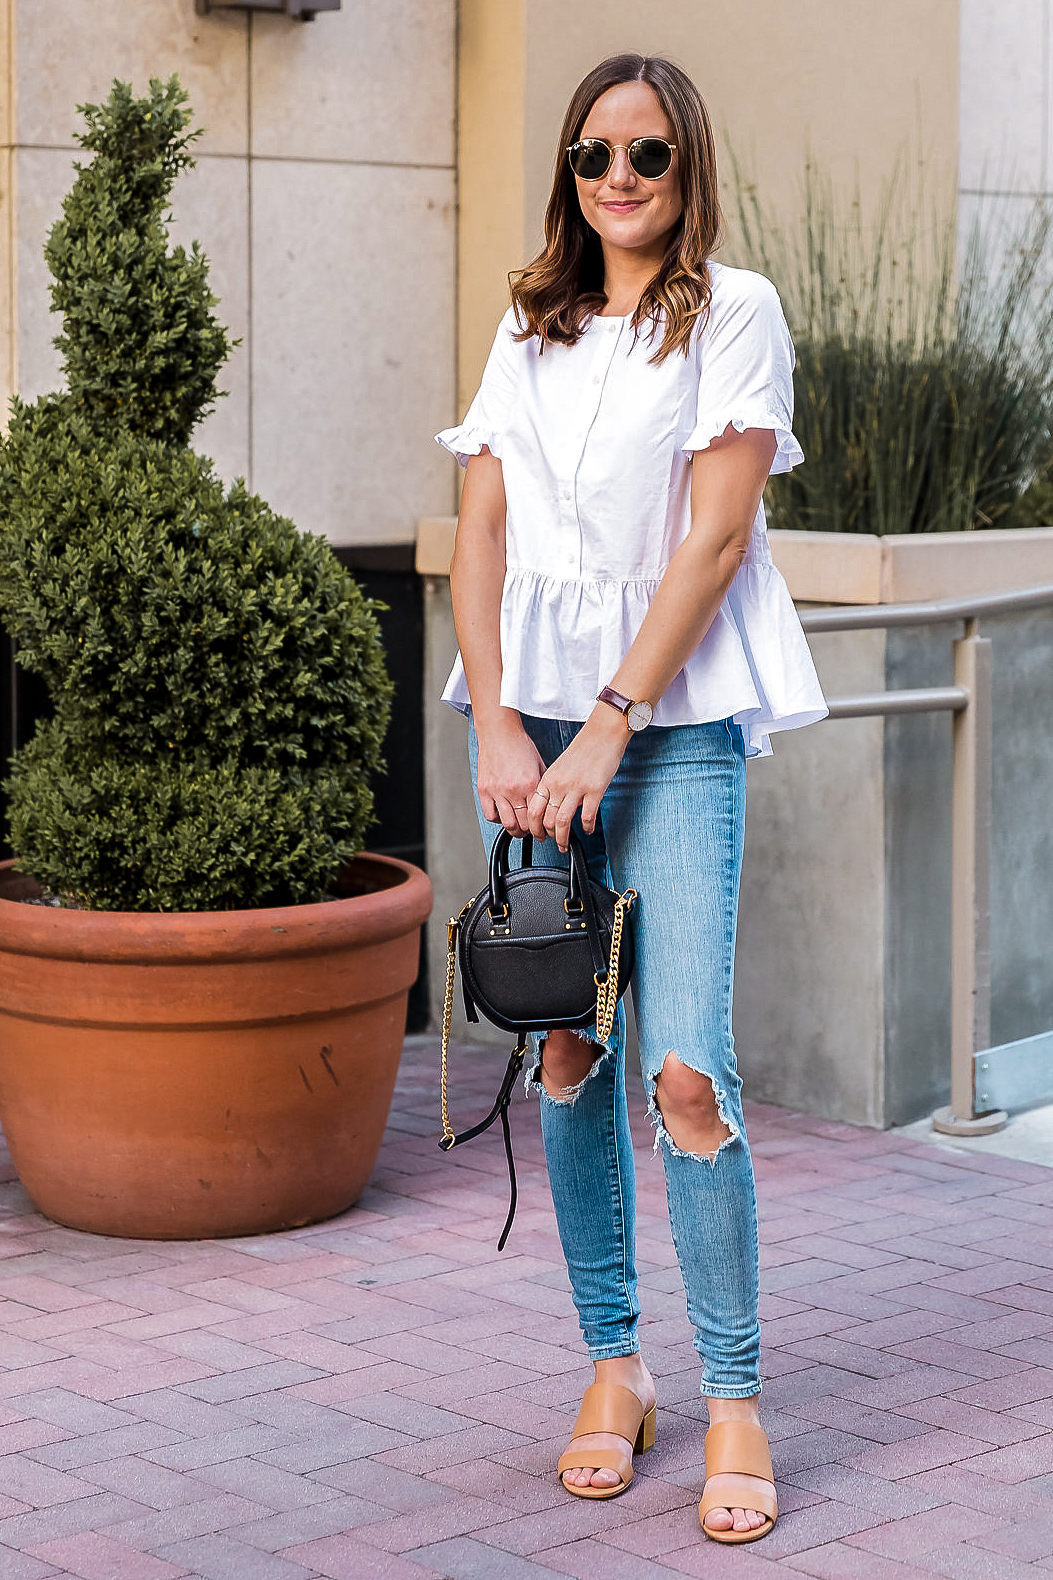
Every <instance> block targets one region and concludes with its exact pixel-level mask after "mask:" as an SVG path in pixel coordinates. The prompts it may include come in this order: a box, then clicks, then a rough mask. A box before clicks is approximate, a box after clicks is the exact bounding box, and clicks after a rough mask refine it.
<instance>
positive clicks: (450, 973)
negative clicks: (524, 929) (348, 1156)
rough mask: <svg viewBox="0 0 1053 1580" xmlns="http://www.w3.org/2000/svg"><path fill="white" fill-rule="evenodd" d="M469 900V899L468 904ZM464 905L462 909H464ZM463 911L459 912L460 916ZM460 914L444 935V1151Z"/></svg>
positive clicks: (449, 1141)
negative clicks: (445, 938) (448, 1065)
mask: <svg viewBox="0 0 1053 1580" xmlns="http://www.w3.org/2000/svg"><path fill="white" fill-rule="evenodd" d="M470 904H471V902H470V901H469V905H470ZM467 909H468V906H467V905H466V906H465V908H464V910H465V911H466V910H467ZM463 915H464V911H462V912H461V916H463ZM461 916H451V917H450V919H449V921H448V922H447V923H446V935H447V940H448V943H449V953H448V954H447V956H446V997H445V998H444V1000H443V1005H442V1075H441V1078H440V1079H441V1089H442V1140H441V1141H440V1143H439V1145H440V1146H441V1147H442V1148H443V1150H444V1151H448V1150H449V1148H450V1147H452V1146H453V1142H454V1133H453V1127H452V1126H451V1124H450V1110H449V1108H448V1107H447V1105H446V1058H447V1055H448V1053H449V1051H450V1026H451V1024H452V1021H453V984H454V979H455V977H456V975H457V930H458V928H459V927H460V925H461Z"/></svg>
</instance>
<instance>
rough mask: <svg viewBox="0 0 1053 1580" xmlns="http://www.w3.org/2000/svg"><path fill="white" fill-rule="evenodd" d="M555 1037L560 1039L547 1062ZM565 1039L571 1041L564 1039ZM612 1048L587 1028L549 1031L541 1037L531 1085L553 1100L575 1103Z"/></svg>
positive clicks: (531, 1075) (528, 1080) (528, 1078)
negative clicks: (601, 1041)
mask: <svg viewBox="0 0 1053 1580" xmlns="http://www.w3.org/2000/svg"><path fill="white" fill-rule="evenodd" d="M553 1037H556V1038H557V1039H558V1040H557V1042H556V1045H555V1047H554V1048H553V1049H552V1050H551V1052H550V1053H549V1057H548V1060H547V1062H546V1058H545V1054H546V1049H548V1046H549V1043H550V1042H551V1041H552V1038H553ZM564 1038H566V1039H568V1040H567V1041H566V1042H564V1041H563V1039H564ZM570 1039H573V1040H570ZM610 1051H611V1050H610V1048H608V1047H606V1046H605V1045H604V1044H603V1043H600V1042H597V1040H596V1038H595V1036H593V1035H590V1033H589V1032H587V1031H577V1030H572V1031H569V1030H563V1031H559V1032H548V1033H546V1035H545V1036H544V1037H541V1038H539V1040H538V1045H537V1062H536V1063H535V1065H534V1067H533V1069H532V1070H531V1071H530V1074H529V1076H528V1077H527V1085H528V1086H532V1087H534V1088H535V1089H536V1090H537V1091H538V1092H539V1093H541V1095H542V1096H544V1097H547V1098H548V1099H549V1100H550V1102H553V1103H560V1104H564V1105H571V1104H573V1103H575V1102H576V1101H577V1099H578V1098H579V1097H580V1095H581V1092H582V1088H583V1087H584V1086H585V1084H586V1082H587V1081H589V1080H591V1079H592V1077H593V1076H594V1075H595V1073H596V1071H597V1069H598V1068H599V1065H600V1062H601V1060H602V1059H603V1058H604V1056H605V1055H607V1054H609V1053H610Z"/></svg>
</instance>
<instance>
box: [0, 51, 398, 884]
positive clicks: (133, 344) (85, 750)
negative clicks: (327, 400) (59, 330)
mask: <svg viewBox="0 0 1053 1580" xmlns="http://www.w3.org/2000/svg"><path fill="white" fill-rule="evenodd" d="M185 100H186V95H185V94H184V93H183V92H182V90H181V89H180V87H179V84H178V82H177V80H176V79H175V78H172V79H171V80H170V81H169V82H168V83H161V82H158V81H153V82H151V85H150V93H149V95H148V96H147V97H145V98H142V99H135V98H134V97H133V96H132V93H131V89H130V88H129V87H127V86H126V85H124V84H121V83H116V84H115V85H114V89H113V92H112V93H111V95H110V98H109V100H108V101H107V102H106V103H105V104H104V105H102V106H91V105H89V106H85V107H83V108H84V113H85V116H86V119H87V123H88V131H87V133H86V134H84V135H83V136H82V137H81V142H82V144H83V145H84V146H85V147H86V148H89V149H91V150H93V152H94V154H95V157H94V159H93V160H92V162H91V164H89V165H88V166H86V167H85V168H80V169H79V173H78V175H77V178H76V181H75V183H74V186H73V188H72V190H71V192H70V193H69V195H68V196H67V198H66V201H65V205H64V212H63V218H62V220H60V221H59V223H58V224H57V225H56V226H55V227H54V229H53V230H52V232H51V235H50V237H49V240H48V247H47V256H48V262H49V266H50V267H51V270H52V274H53V276H54V280H55V284H54V286H53V290H52V296H53V300H54V303H55V306H56V307H57V308H59V309H60V310H61V311H62V313H63V319H64V332H63V334H62V335H61V336H59V337H58V339H57V341H56V344H57V345H58V346H59V348H60V350H61V351H62V353H63V358H64V368H65V374H66V380H67V385H68V388H67V389H66V390H65V391H64V392H61V393H58V394H54V395H48V396H45V397H43V398H42V399H40V400H39V401H36V402H35V403H33V404H31V405H27V404H24V403H22V402H20V401H18V400H16V401H15V402H14V403H13V411H12V418H11V423H10V428H9V431H8V434H7V436H6V438H5V439H4V440H3V442H2V445H0V614H2V616H3V619H4V621H5V623H6V625H7V627H8V629H9V630H10V632H11V633H12V635H13V636H14V637H15V638H16V641H17V657H18V661H19V662H20V663H22V664H24V665H25V666H26V667H27V668H29V669H32V670H35V671H36V672H37V673H39V674H40V675H41V676H42V677H43V679H44V680H45V682H46V684H47V687H48V690H49V693H50V696H51V699H52V702H53V716H52V717H51V718H49V719H48V720H46V721H45V722H44V723H42V724H41V725H40V726H39V727H38V729H37V732H36V734H35V736H34V738H33V739H32V740H31V741H30V743H29V744H28V745H27V746H26V747H25V748H24V749H23V750H22V751H21V752H19V753H17V754H16V757H15V759H14V762H13V771H12V775H11V778H10V780H9V782H8V785H7V789H8V793H9V797H10V822H11V839H12V844H13V846H14V848H15V849H16V850H17V852H18V854H19V865H20V867H22V868H23V870H25V871H29V872H32V873H33V874H34V875H35V876H36V878H37V879H38V880H39V881H40V882H41V883H42V884H43V885H44V886H45V887H46V888H47V889H48V890H50V891H51V892H53V893H54V894H56V895H59V896H61V897H63V898H66V899H68V900H69V901H71V902H73V903H77V904H82V905H87V906H90V907H94V908H97V909H102V910H185V911H189V910H223V909H229V908H238V907H246V906H258V905H277V904H285V903H291V902H299V901H309V900H316V899H321V898H323V897H324V896H325V895H326V893H327V892H329V891H331V890H332V887H333V884H334V880H335V878H336V875H337V872H338V871H339V868H340V867H341V866H342V865H343V864H344V863H346V862H347V861H349V860H350V859H351V858H352V857H353V856H354V855H356V854H357V853H358V851H359V850H360V849H361V848H362V843H363V837H364V832H365V829H366V828H367V826H368V824H369V822H370V821H371V817H372V810H373V797H372V792H371V790H370V787H369V779H370V775H371V774H372V773H374V772H376V771H377V770H378V769H379V768H380V767H381V766H382V762H381V756H380V752H381V746H382V741H383V735H384V731H385V728H386V725H387V719H388V711H389V703H390V691H391V687H390V682H389V681H388V678H387V675H386V672H385V668H384V662H383V655H382V651H381V647H380V641H379V635H378V630H377V624H376V619H375V616H374V614H373V612H372V605H371V603H370V601H369V600H367V599H365V598H364V597H363V595H362V593H361V591H360V589H359V588H358V586H357V585H356V583H355V582H354V580H353V579H352V578H351V577H350V576H349V575H348V573H347V572H346V571H345V570H343V568H342V567H341V566H340V565H339V564H338V562H337V561H336V559H335V557H334V555H333V554H332V552H331V550H330V549H329V547H328V545H327V544H326V543H325V541H324V540H323V539H321V538H319V537H314V536H311V535H309V534H306V533H302V532H299V531H297V529H296V528H295V526H294V525H293V523H292V522H291V521H288V520H286V519H285V518H283V517H281V516H278V515H276V514H275V513H274V512H273V511H272V510H271V509H270V508H269V507H268V506H267V505H266V504H265V503H264V502H263V501H262V500H261V499H259V498H257V497H256V496H254V495H252V494H250V493H248V492H247V490H246V489H245V486H244V484H243V483H242V482H241V481H240V480H239V481H238V482H237V483H236V484H235V485H234V486H233V487H232V488H230V489H229V490H225V489H224V486H223V484H222V483H221V482H220V480H219V479H218V478H217V476H216V474H215V472H214V470H213V467H212V464H211V462H210V461H209V460H208V459H206V458H205V457H202V456H199V455H196V454H194V452H193V451H191V450H190V449H189V448H187V440H188V438H189V435H190V432H191V429H192V428H193V426H194V424H195V423H196V422H197V421H198V420H199V419H200V417H201V416H202V415H204V413H205V412H206V411H207V410H208V409H209V408H210V407H211V405H212V403H213V402H214V400H215V398H216V396H217V393H218V391H217V388H216V375H217V372H218V370H219V367H220V366H221V364H222V362H223V360H224V358H225V356H226V354H227V351H228V348H229V342H228V340H227V336H226V333H225V331H224V330H223V329H222V328H221V327H220V326H219V325H218V324H217V322H216V320H215V318H214V316H213V313H212V308H213V306H214V305H215V298H214V297H213V296H212V294H211V292H210V291H209V288H208V276H207V262H206V260H205V258H204V256H203V254H202V253H201V252H200V250H199V249H198V247H197V245H196V244H195V245H194V247H193V248H192V249H191V251H190V253H189V254H188V253H186V252H185V251H184V249H182V248H178V247H177V248H172V247H170V245H169V243H168V236H167V229H166V223H165V222H166V218H167V215H166V207H167V203H168V197H169V192H170V189H171V185H172V182H173V181H174V179H175V177H176V175H177V174H178V172H179V171H180V170H181V169H182V168H184V167H185V166H187V165H189V164H192V163H193V161H192V160H191V158H190V156H189V154H188V152H187V147H188V144H189V143H190V141H191V140H192V138H193V137H194V136H196V135H198V134H196V133H190V132H187V130H186V126H187V122H188V120H189V111H188V110H187V109H186V107H185Z"/></svg>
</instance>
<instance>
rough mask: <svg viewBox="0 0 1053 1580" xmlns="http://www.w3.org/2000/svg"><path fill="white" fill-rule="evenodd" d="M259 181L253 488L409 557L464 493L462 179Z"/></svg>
mask: <svg viewBox="0 0 1053 1580" xmlns="http://www.w3.org/2000/svg"><path fill="white" fill-rule="evenodd" d="M253 171H254V175H253V239H252V256H253V280H252V298H253V305H252V321H253V392H252V407H253V479H254V486H255V487H256V488H257V489H258V490H259V492H261V493H262V494H263V495H264V496H265V497H266V498H268V499H269V500H270V501H271V503H272V504H273V505H274V506H275V507H276V508H277V509H279V510H282V511H285V512H287V513H288V514H290V515H291V516H293V517H294V518H295V520H296V521H297V523H298V524H299V525H300V526H301V527H304V528H306V529H308V530H310V531H314V532H323V531H324V532H327V533H328V535H329V537H330V538H331V539H332V541H333V542H335V543H353V542H369V543H384V542H400V541H401V542H406V541H411V540H412V538H413V536H414V533H415V528H416V521H417V518H418V516H420V515H424V514H428V513H429V509H430V507H431V506H432V505H433V503H434V501H435V500H436V499H437V498H438V499H441V500H442V501H443V503H447V502H448V501H449V499H450V496H451V494H452V488H453V478H452V476H451V466H450V462H449V458H448V457H447V456H446V455H445V454H444V452H442V451H441V450H440V449H439V447H438V446H437V445H436V444H434V443H433V442H432V441H433V435H434V433H435V432H436V430H437V429H438V428H440V427H442V425H443V423H444V422H445V421H446V419H447V416H448V414H449V412H450V409H451V407H452V404H453V377H452V373H453V321H452V315H451V313H450V308H449V304H450V301H451V299H452V296H453V291H454V278H453V229H454V191H453V176H452V172H450V171H446V170H432V169H407V168H403V169H399V170H391V169H373V168H370V167H368V166H364V165H344V164H329V163H310V162H295V163H286V162H284V161H280V162H279V161H274V162H272V161H265V160H261V161H254V162H253ZM407 238H412V244H411V245H410V244H408V241H407ZM352 239H353V240H352Z"/></svg>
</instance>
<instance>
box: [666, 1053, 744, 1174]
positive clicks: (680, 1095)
mask: <svg viewBox="0 0 1053 1580" xmlns="http://www.w3.org/2000/svg"><path fill="white" fill-rule="evenodd" d="M650 1087H651V1097H650V1102H649V1104H648V1106H649V1108H650V1112H651V1117H652V1119H653V1121H654V1124H655V1143H654V1144H655V1151H656V1152H657V1150H658V1145H659V1142H661V1141H665V1143H666V1144H667V1146H668V1147H669V1149H670V1151H672V1152H674V1153H677V1154H679V1155H683V1156H688V1157H694V1158H698V1159H699V1160H701V1159H705V1161H706V1162H708V1163H711V1164H715V1163H716V1161H717V1158H718V1156H719V1155H720V1153H721V1151H722V1150H723V1148H724V1147H726V1146H728V1145H730V1143H731V1142H732V1141H735V1140H737V1139H738V1135H739V1132H738V1129H737V1128H736V1126H735V1125H734V1124H733V1123H732V1122H731V1120H729V1118H728V1113H727V1097H728V1094H727V1092H726V1091H724V1089H723V1088H722V1087H720V1086H718V1085H717V1082H716V1080H715V1079H714V1077H713V1076H712V1075H709V1074H708V1073H707V1072H706V1071H704V1070H696V1069H694V1068H693V1067H692V1066H691V1065H689V1064H685V1063H684V1062H683V1060H682V1059H681V1058H680V1057H679V1055H678V1054H676V1053H675V1052H673V1050H672V1049H670V1051H669V1053H667V1054H666V1056H665V1059H664V1060H663V1063H662V1068H661V1069H660V1070H659V1071H658V1074H657V1075H656V1076H655V1078H654V1080H653V1081H651V1083H650Z"/></svg>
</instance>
